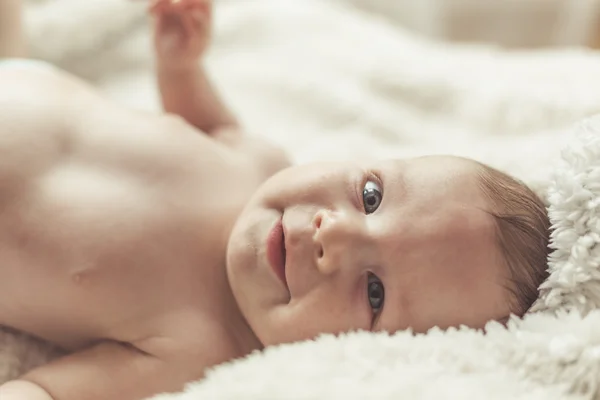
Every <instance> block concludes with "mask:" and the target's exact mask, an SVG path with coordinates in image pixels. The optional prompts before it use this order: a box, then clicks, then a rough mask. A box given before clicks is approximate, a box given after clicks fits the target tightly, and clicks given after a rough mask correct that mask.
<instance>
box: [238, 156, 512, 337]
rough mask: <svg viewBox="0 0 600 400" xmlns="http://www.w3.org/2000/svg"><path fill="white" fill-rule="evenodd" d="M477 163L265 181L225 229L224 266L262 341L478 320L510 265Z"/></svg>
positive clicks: (305, 171)
mask: <svg viewBox="0 0 600 400" xmlns="http://www.w3.org/2000/svg"><path fill="white" fill-rule="evenodd" d="M476 171H477V166H476V164H475V163H474V162H472V161H469V160H465V159H460V158H455V157H447V156H443V157H442V156H435V157H433V156H432V157H422V158H416V159H408V160H401V161H383V162H375V163H372V164H369V165H366V164H365V165H362V164H361V165H359V164H355V163H331V164H329V163H328V164H313V165H307V166H299V167H293V168H290V169H287V170H284V171H282V172H280V173H279V174H277V175H275V176H274V177H272V178H271V179H270V180H269V181H267V182H266V183H265V184H264V185H263V186H262V187H261V188H260V189H259V190H258V191H257V193H256V194H255V196H254V197H253V198H252V199H251V201H250V203H249V204H248V205H247V207H246V208H245V210H244V211H243V213H242V215H241V216H240V218H239V220H238V221H237V223H236V225H235V227H234V230H233V232H232V235H231V238H230V242H229V248H228V254H227V272H228V276H229V281H230V284H231V287H232V290H233V293H234V296H235V298H236V300H237V302H238V304H239V306H240V308H241V311H242V313H243V314H244V316H245V317H246V319H247V321H248V323H249V325H250V327H251V328H252V329H253V331H254V332H255V334H256V335H257V336H258V338H259V339H260V340H261V341H262V343H263V344H264V345H273V344H279V343H286V342H292V341H298V340H304V339H309V338H313V337H315V336H317V335H318V334H320V333H341V332H345V331H350V330H357V329H362V330H375V331H378V330H386V331H389V332H393V331H397V330H400V329H406V328H408V327H412V328H413V329H414V330H415V331H420V332H422V331H426V330H427V329H429V328H431V327H433V326H439V327H442V328H446V327H450V326H457V325H460V324H466V325H469V326H472V327H483V325H484V324H485V323H486V322H487V321H488V320H490V319H496V318H502V317H505V316H507V315H508V314H509V297H508V296H509V294H508V291H507V290H506V288H505V282H507V281H508V275H507V272H506V271H505V267H504V264H503V259H502V255H501V253H500V251H499V249H498V246H497V244H496V238H495V225H494V220H493V217H492V216H491V215H489V214H488V213H486V211H485V210H486V209H489V207H488V206H487V204H486V199H485V198H484V196H483V194H482V193H480V189H479V186H478V182H477V173H476Z"/></svg>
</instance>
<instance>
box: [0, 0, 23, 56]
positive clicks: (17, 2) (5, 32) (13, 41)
mask: <svg viewBox="0 0 600 400" xmlns="http://www.w3.org/2000/svg"><path fill="white" fill-rule="evenodd" d="M21 14H22V6H21V0H2V1H0V58H3V57H22V56H24V55H25V42H24V40H23V35H22V21H23V19H22V18H21Z"/></svg>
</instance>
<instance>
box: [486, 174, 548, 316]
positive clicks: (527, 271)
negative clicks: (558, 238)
mask: <svg viewBox="0 0 600 400" xmlns="http://www.w3.org/2000/svg"><path fill="white" fill-rule="evenodd" d="M479 184H480V187H481V190H482V191H483V193H484V195H485V196H486V197H487V198H488V199H489V201H490V209H488V210H486V211H487V212H489V213H490V214H491V215H492V216H493V217H494V220H495V222H496V227H497V240H498V244H499V246H500V251H501V252H502V254H503V256H504V261H505V262H506V265H507V267H508V271H509V285H507V288H508V290H509V291H510V293H511V295H512V298H511V303H510V306H511V312H512V313H513V314H516V315H519V316H522V315H523V314H525V313H526V312H527V311H528V310H529V308H530V307H531V306H532V305H533V303H534V302H535V301H536V300H537V298H538V295H539V292H538V288H539V286H540V284H542V283H543V282H544V281H545V280H546V278H547V277H548V269H547V257H548V252H549V247H548V241H549V236H550V220H549V218H548V214H547V212H546V207H545V205H544V203H543V202H542V200H541V199H540V198H539V196H537V195H536V194H535V193H534V192H533V190H531V189H530V188H529V187H527V186H526V185H525V184H524V183H522V182H520V181H519V180H517V179H514V178H512V177H511V176H509V175H507V174H505V173H503V172H501V171H498V170H496V169H494V168H492V167H489V166H487V165H484V164H480V170H479Z"/></svg>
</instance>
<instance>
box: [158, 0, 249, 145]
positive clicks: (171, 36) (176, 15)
mask: <svg viewBox="0 0 600 400" xmlns="http://www.w3.org/2000/svg"><path fill="white" fill-rule="evenodd" d="M151 12H152V14H153V15H154V21H155V27H154V43H155V48H156V68H157V78H158V85H159V88H160V94H161V100H162V104H163V107H164V109H165V111H167V112H169V113H173V114H177V115H180V116H181V117H183V118H184V119H186V120H187V121H188V122H189V123H190V124H192V125H194V126H196V127H197V128H198V129H200V130H201V131H203V132H205V133H207V134H209V135H211V134H213V133H215V132H216V131H218V130H220V129H223V128H235V127H236V126H237V122H236V120H235V118H234V117H233V116H232V115H231V113H230V112H229V110H228V109H227V107H226V106H225V105H224V104H223V102H222V101H221V99H220V98H219V95H218V94H217V92H216V91H215V89H214V88H213V87H212V85H211V82H210V80H209V78H208V76H207V74H206V71H205V69H204V67H203V66H202V63H201V58H202V56H203V55H204V52H205V51H206V48H207V46H208V44H209V42H210V30H211V19H212V15H211V13H212V4H211V1H210V0H156V1H155V2H154V4H153V5H152V6H151Z"/></svg>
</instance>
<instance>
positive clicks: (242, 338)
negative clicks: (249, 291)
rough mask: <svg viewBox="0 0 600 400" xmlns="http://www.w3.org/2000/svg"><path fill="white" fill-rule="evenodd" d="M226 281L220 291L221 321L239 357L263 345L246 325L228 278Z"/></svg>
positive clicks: (259, 348) (260, 348)
mask: <svg viewBox="0 0 600 400" xmlns="http://www.w3.org/2000/svg"><path fill="white" fill-rule="evenodd" d="M226 282H227V285H226V289H224V290H223V291H222V298H221V302H222V303H221V304H222V305H223V307H222V308H223V310H224V311H223V314H222V315H223V316H224V318H223V321H224V324H225V328H226V330H227V332H228V333H229V334H230V335H231V337H232V339H233V340H234V343H233V345H234V346H235V350H236V353H238V354H239V357H244V356H246V355H248V354H250V353H251V352H253V351H254V350H262V349H263V347H264V346H263V344H262V343H261V342H260V340H258V338H257V337H256V335H255V334H254V331H253V330H252V328H251V327H250V325H248V322H247V321H246V318H244V316H243V314H242V312H241V310H240V308H239V306H238V304H237V301H236V300H235V297H234V296H233V292H232V291H231V287H230V286H229V280H227V281H226Z"/></svg>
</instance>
